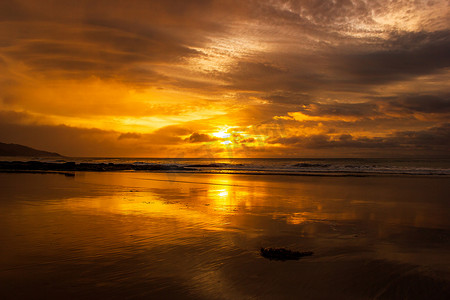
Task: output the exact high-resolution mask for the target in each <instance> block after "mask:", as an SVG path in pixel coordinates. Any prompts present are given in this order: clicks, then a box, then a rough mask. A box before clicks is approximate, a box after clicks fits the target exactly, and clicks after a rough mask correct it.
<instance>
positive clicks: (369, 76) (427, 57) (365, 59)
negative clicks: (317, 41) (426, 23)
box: [330, 31, 450, 85]
mask: <svg viewBox="0 0 450 300" xmlns="http://www.w3.org/2000/svg"><path fill="white" fill-rule="evenodd" d="M384 47H385V49H380V50H376V51H371V50H369V51H367V50H362V51H361V52H359V53H358V52H357V49H354V50H353V51H351V52H352V53H349V54H340V55H337V56H335V57H333V56H330V58H331V59H332V61H333V62H332V64H334V65H335V67H334V72H336V73H337V74H336V75H339V73H341V74H342V76H344V77H343V79H344V78H346V79H347V80H349V81H352V82H354V81H356V82H358V83H360V84H369V85H373V84H381V83H386V82H390V81H397V80H405V79H408V78H411V77H415V76H419V75H424V74H432V73H436V72H439V71H442V70H444V69H445V68H447V67H449V66H450V55H449V54H448V53H450V32H449V31H438V32H418V33H403V34H396V35H395V36H393V37H391V39H390V40H387V41H386V42H385V43H384ZM336 77H337V78H339V76H336ZM341 80H342V79H341ZM337 81H340V79H338V80H337Z"/></svg>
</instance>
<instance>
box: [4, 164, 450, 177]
mask: <svg viewBox="0 0 450 300" xmlns="http://www.w3.org/2000/svg"><path fill="white" fill-rule="evenodd" d="M123 171H135V172H152V173H184V174H185V173H189V174H227V175H272V176H312V177H415V178H420V177H424V178H450V175H449V174H440V173H429V174H424V173H417V174H414V173H406V172H405V173H401V172H370V171H367V172H355V171H353V172H347V171H310V170H308V171H307V170H304V171H302V170H296V171H265V170H264V171H262V170H240V169H215V170H214V169H198V168H193V167H190V166H178V165H175V164H171V165H163V164H145V165H144V164H126V163H75V162H65V163H53V162H40V161H26V162H24V161H0V173H34V174H61V175H64V176H70V177H73V176H75V174H76V172H123Z"/></svg>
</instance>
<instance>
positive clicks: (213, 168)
mask: <svg viewBox="0 0 450 300" xmlns="http://www.w3.org/2000/svg"><path fill="white" fill-rule="evenodd" d="M3 160H8V161H30V160H33V161H42V162H51V163H61V164H63V163H66V162H75V163H78V164H79V163H89V164H102V163H104V164H111V163H112V164H131V165H139V166H146V165H148V166H154V167H156V168H155V169H156V171H171V168H170V167H184V168H188V170H184V172H191V173H235V174H286V175H302V174H303V175H304V174H316V175H320V174H322V175H358V174H359V175H370V174H372V175H434V176H439V175H450V158H431V159H430V158H427V159H425V158H417V159H414V158H408V159H401V158H392V159H387V158H326V159H322V158H313V159H304V158H297V159H295V158H97V157H94V158H85V157H83V158H75V157H74V158H69V157H66V158H60V159H54V158H32V159H30V158H29V157H27V158H25V157H21V158H17V157H14V158H13V157H6V158H4V159H3ZM158 166H160V167H161V168H160V170H157V169H158V168H157V167H158ZM177 172H180V170H177Z"/></svg>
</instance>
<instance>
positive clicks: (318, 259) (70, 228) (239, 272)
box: [0, 172, 450, 299]
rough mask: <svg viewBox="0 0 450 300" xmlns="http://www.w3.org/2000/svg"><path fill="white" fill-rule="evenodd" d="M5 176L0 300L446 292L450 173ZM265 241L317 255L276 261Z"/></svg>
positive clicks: (0, 216)
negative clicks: (265, 254) (267, 255)
mask: <svg viewBox="0 0 450 300" xmlns="http://www.w3.org/2000/svg"><path fill="white" fill-rule="evenodd" d="M0 177H1V179H2V180H1V181H0V185H1V188H2V191H3V193H2V195H1V196H0V200H1V201H0V206H1V207H0V208H1V209H0V226H1V228H7V230H3V231H2V232H1V233H0V243H1V244H2V245H7V247H2V248H1V249H0V280H1V281H2V282H3V283H5V286H6V287H7V288H4V289H2V290H1V291H0V296H4V297H2V298H5V297H6V298H11V296H12V295H14V296H15V297H16V296H17V297H19V298H27V297H28V298H29V297H30V296H31V295H32V294H33V293H36V294H37V295H44V294H45V295H48V296H49V297H50V298H52V297H53V298H56V297H62V296H64V295H65V296H67V295H70V297H72V298H77V297H83V298H98V297H111V298H123V297H125V298H127V297H128V298H130V297H131V298H133V297H137V298H146V297H173V298H182V299H187V298H194V299H202V298H205V299H211V298H217V297H218V296H217V295H220V297H219V298H224V299H245V298H251V297H257V298H261V299H270V298H274V297H276V298H281V299H283V298H290V297H294V296H295V295H298V294H299V293H301V294H302V295H306V296H309V297H311V298H318V299H322V298H326V296H327V294H326V289H329V288H332V289H334V290H335V291H336V294H337V295H338V296H339V297H344V298H373V297H376V296H377V295H383V296H384V297H386V298H392V297H393V295H398V294H400V295H404V296H405V297H408V296H411V295H412V293H417V295H421V293H422V292H427V293H430V291H431V293H432V296H433V295H442V294H443V293H447V292H446V290H445V288H444V287H445V286H447V285H448V282H449V279H450V278H449V276H448V274H450V265H449V264H448V263H445V262H446V261H449V254H448V253H449V251H448V249H449V247H450V234H449V231H450V226H449V225H450V224H449V218H448V217H449V216H448V210H447V209H446V207H447V203H446V187H447V186H448V183H449V180H450V179H449V178H427V179H423V178H401V177H399V178H375V177H374V178H320V177H318V178H314V177H291V176H255V175H230V174H181V173H180V174H163V173H139V172H133V173H131V172H129V173H78V174H77V175H76V176H75V178H66V177H63V176H60V175H51V174H47V175H39V174H0ZM23 182H27V184H26V185H24V184H23ZM262 246H264V247H286V248H290V249H294V250H300V251H313V252H314V255H313V256H311V257H308V258H302V259H301V260H299V261H297V262H286V263H277V262H270V261H266V260H265V259H264V258H262V257H261V256H259V252H258V251H259V248H260V247H262ZM425 253H426V255H424V254H425ZM423 270H426V272H424V271H423ZM294 275H295V276H294ZM389 278H391V279H389ZM392 278H393V279H392ZM388 279H389V280H393V281H389V280H388ZM405 280H406V281H409V282H416V283H419V284H417V285H412V286H411V285H409V284H407V283H406V281H405ZM25 286H26V287H27V288H24V287H25ZM386 286H388V288H386ZM433 293H435V294H433ZM436 293H437V294H436ZM414 295H416V294H414ZM17 297H16V298H17ZM414 297H415V296H414Z"/></svg>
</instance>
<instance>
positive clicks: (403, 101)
mask: <svg viewBox="0 0 450 300" xmlns="http://www.w3.org/2000/svg"><path fill="white" fill-rule="evenodd" d="M389 106H390V107H391V108H393V109H397V110H403V111H408V112H420V113H432V114H448V113H450V95H445V96H436V95H417V96H416V95H413V96H406V97H400V98H398V99H395V100H391V101H389Z"/></svg>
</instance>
